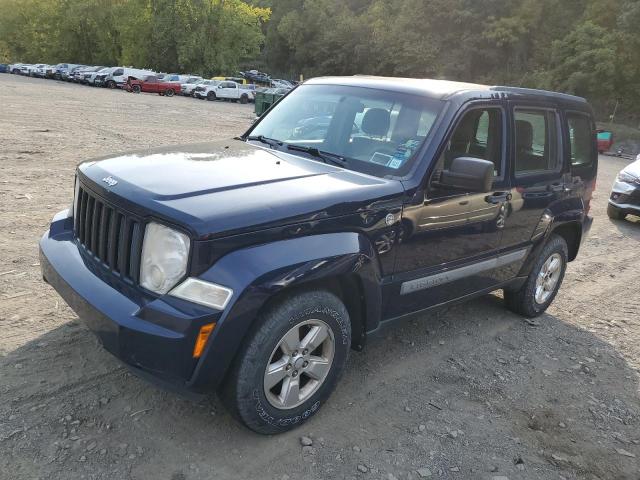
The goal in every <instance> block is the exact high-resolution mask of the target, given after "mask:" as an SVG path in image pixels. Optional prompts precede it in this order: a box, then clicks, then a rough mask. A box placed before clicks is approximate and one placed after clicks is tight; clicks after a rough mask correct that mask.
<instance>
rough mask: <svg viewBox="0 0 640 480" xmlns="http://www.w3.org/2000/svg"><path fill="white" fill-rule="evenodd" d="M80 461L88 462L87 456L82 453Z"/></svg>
mask: <svg viewBox="0 0 640 480" xmlns="http://www.w3.org/2000/svg"><path fill="white" fill-rule="evenodd" d="M79 461H80V462H86V461H87V457H85V456H84V455H82V456H81V457H80V459H79Z"/></svg>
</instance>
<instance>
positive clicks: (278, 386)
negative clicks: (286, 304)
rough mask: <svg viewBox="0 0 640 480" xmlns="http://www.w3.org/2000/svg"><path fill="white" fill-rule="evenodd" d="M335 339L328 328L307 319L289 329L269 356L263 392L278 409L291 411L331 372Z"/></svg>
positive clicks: (323, 324)
mask: <svg viewBox="0 0 640 480" xmlns="http://www.w3.org/2000/svg"><path fill="white" fill-rule="evenodd" d="M334 353H335V339H334V336H333V332H332V330H331V328H330V327H329V325H327V324H326V323H325V322H323V321H322V320H318V319H310V320H306V321H304V322H302V323H299V324H298V325H296V326H294V327H293V328H291V329H290V330H289V331H288V332H287V333H286V334H285V335H284V336H283V337H282V338H281V339H280V341H279V342H278V345H277V346H276V348H275V349H274V350H273V352H272V353H271V356H270V357H269V362H268V363H267V368H266V369H265V372H264V393H265V396H266V398H267V400H268V402H269V403H270V404H271V405H272V406H274V407H276V408H279V409H291V408H295V407H297V406H299V405H301V404H302V403H304V402H305V401H306V400H308V399H309V398H310V397H311V396H312V395H313V394H314V393H316V392H317V391H318V389H319V388H320V387H321V386H322V384H323V383H324V381H325V380H326V378H327V374H328V373H329V371H330V370H331V365H332V363H333V357H334Z"/></svg>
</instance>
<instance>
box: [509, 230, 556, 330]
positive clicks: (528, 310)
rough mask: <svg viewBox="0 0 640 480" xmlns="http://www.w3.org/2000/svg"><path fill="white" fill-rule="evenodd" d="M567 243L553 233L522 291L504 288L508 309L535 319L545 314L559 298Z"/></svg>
mask: <svg viewBox="0 0 640 480" xmlns="http://www.w3.org/2000/svg"><path fill="white" fill-rule="evenodd" d="M567 260H568V249H567V242H565V240H564V239H563V238H562V237H560V236H558V235H552V236H551V238H550V239H549V241H548V242H547V244H546V245H545V247H544V248H543V249H542V252H540V255H539V257H538V259H537V260H536V263H535V265H534V266H533V269H532V270H531V273H530V274H529V276H528V277H527V280H526V281H525V283H524V285H522V287H521V288H520V289H519V290H505V291H504V300H505V303H506V306H507V308H508V309H509V310H511V311H513V312H515V313H518V314H520V315H523V316H525V317H529V318H533V317H537V316H539V315H542V314H543V313H544V311H545V310H546V309H547V308H548V307H549V305H551V302H553V299H554V298H555V297H556V294H557V293H558V290H559V289H560V285H562V280H563V278H564V272H565V270H566V269H567Z"/></svg>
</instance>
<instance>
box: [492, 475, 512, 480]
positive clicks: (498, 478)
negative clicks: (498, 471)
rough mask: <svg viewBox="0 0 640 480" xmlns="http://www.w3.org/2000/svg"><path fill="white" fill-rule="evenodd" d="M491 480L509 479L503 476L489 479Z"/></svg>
mask: <svg viewBox="0 0 640 480" xmlns="http://www.w3.org/2000/svg"><path fill="white" fill-rule="evenodd" d="M491 480H509V477H505V476H504V475H494V476H493V477H491Z"/></svg>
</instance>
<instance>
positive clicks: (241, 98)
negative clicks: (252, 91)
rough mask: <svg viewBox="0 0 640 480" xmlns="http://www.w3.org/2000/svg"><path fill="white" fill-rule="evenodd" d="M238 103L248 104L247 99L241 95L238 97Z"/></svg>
mask: <svg viewBox="0 0 640 480" xmlns="http://www.w3.org/2000/svg"><path fill="white" fill-rule="evenodd" d="M240 103H242V104H245V103H249V97H248V96H246V95H242V96H241V97H240Z"/></svg>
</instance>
